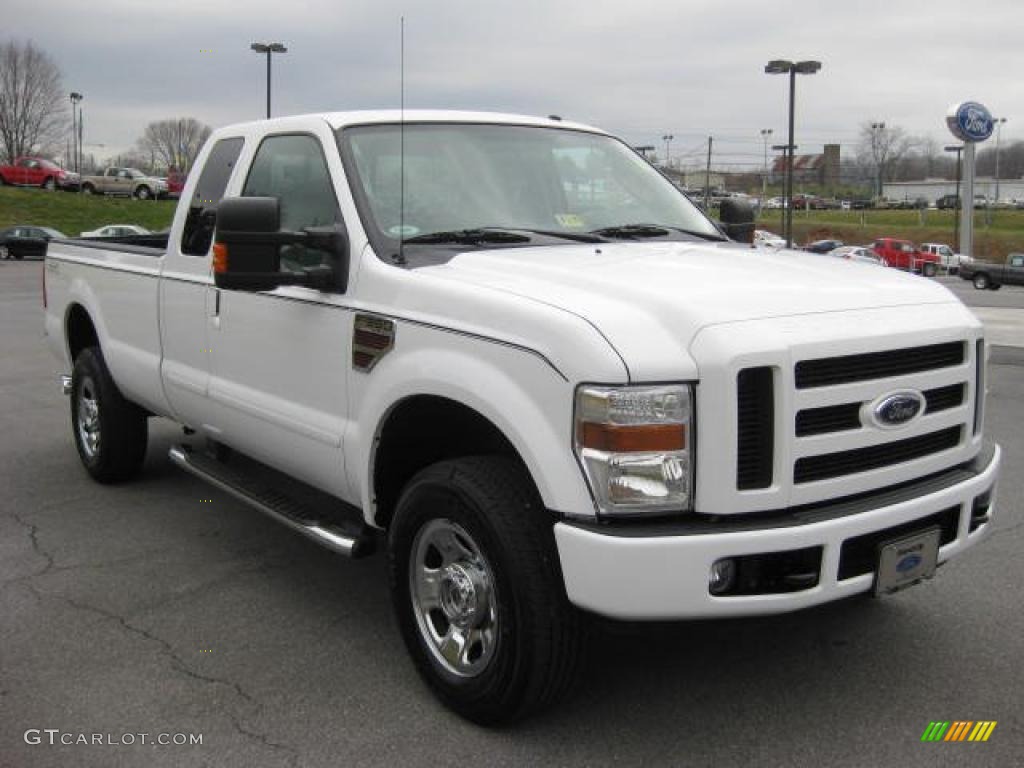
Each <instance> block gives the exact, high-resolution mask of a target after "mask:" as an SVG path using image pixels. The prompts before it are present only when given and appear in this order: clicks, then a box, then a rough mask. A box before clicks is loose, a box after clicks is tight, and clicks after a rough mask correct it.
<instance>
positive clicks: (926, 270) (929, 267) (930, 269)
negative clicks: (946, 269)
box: [921, 261, 938, 277]
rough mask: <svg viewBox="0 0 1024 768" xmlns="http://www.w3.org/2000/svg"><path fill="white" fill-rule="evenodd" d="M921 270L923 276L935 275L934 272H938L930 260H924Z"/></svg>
mask: <svg viewBox="0 0 1024 768" xmlns="http://www.w3.org/2000/svg"><path fill="white" fill-rule="evenodd" d="M921 270H922V272H923V274H924V276H925V277H935V274H936V273H937V272H938V270H937V269H936V267H935V264H934V263H933V262H930V261H928V262H925V264H924V266H923V267H922V268H921Z"/></svg>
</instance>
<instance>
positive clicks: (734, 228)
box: [719, 197, 754, 243]
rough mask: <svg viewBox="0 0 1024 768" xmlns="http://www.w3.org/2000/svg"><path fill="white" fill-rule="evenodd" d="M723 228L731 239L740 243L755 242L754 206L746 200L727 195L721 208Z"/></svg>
mask: <svg viewBox="0 0 1024 768" xmlns="http://www.w3.org/2000/svg"><path fill="white" fill-rule="evenodd" d="M719 215H720V221H721V222H722V229H723V230H725V234H726V235H728V236H729V238H730V239H732V240H736V241H737V242H740V243H752V242H754V206H752V205H751V204H750V203H748V202H747V201H746V200H737V199H736V198H733V197H727V198H726V199H724V200H723V201H722V205H721V208H720V209H719Z"/></svg>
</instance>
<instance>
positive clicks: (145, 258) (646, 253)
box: [44, 112, 1000, 723]
mask: <svg viewBox="0 0 1024 768" xmlns="http://www.w3.org/2000/svg"><path fill="white" fill-rule="evenodd" d="M730 216H731V218H730V217H726V216H724V215H723V223H722V224H718V223H715V222H712V221H711V220H709V219H708V218H707V217H706V216H705V215H704V214H703V213H701V211H700V210H698V209H697V208H696V207H695V206H694V205H692V204H691V203H690V202H689V201H688V200H687V198H686V196H685V195H683V194H682V193H681V192H679V191H678V190H677V189H676V188H675V187H674V186H673V185H672V184H671V183H670V182H669V181H668V180H667V179H665V178H664V177H662V176H661V175H660V174H659V173H658V172H657V171H656V170H655V169H654V168H653V167H651V166H650V165H649V164H648V163H646V162H645V161H644V160H643V158H641V157H640V156H639V155H637V154H636V153H635V152H634V151H632V150H631V149H630V148H629V147H628V146H627V145H626V144H624V143H623V142H621V141H620V140H618V139H616V138H614V137H612V136H609V135H607V134H605V133H603V132H601V131H599V130H596V129H594V128H589V127H586V126H583V125H576V124H571V123H569V122H564V121H560V120H557V119H539V118H529V117H517V116H506V115H494V114H476V113H461V112H406V113H405V114H404V116H400V115H399V114H398V113H397V112H362V113H359V112H357V113H336V114H323V115H309V116H299V117H288V118H281V119H276V120H272V121H261V122H254V123H248V124H243V125H235V126H231V127H228V128H223V129H220V130H218V131H217V132H215V133H214V134H213V136H212V137H211V138H210V140H209V141H208V143H207V144H206V146H205V148H204V150H203V151H202V153H201V156H200V158H199V163H198V165H197V166H196V168H195V171H194V172H193V173H192V174H191V176H190V177H189V180H188V183H187V185H186V187H185V190H184V194H183V196H182V199H181V202H180V204H179V207H178V210H177V213H176V215H175V218H174V223H173V226H172V227H171V230H170V233H169V234H168V235H167V236H166V242H163V241H161V240H158V239H156V238H155V237H154V236H147V238H145V239H144V240H140V241H134V240H132V239H130V238H129V239H127V240H124V241H120V242H111V241H106V242H96V241H84V240H79V241H74V240H66V241H57V242H54V243H52V244H51V245H50V247H49V252H48V254H47V257H46V264H45V272H44V277H45V300H46V306H47V308H46V332H47V335H48V337H49V344H50V346H51V347H52V349H53V352H54V353H55V354H56V355H57V357H58V359H59V360H60V363H61V365H62V366H63V367H64V369H65V372H66V373H67V374H69V375H65V377H64V386H65V391H66V392H67V393H68V394H69V395H70V401H71V409H70V410H71V429H72V434H73V437H74V442H75V445H76V446H77V450H78V453H79V455H80V457H81V460H82V462H83V464H84V465H85V468H86V469H87V470H88V472H89V473H90V474H91V475H92V476H93V477H94V478H95V479H96V480H98V481H100V482H113V481H121V480H125V479H127V478H129V477H131V476H132V475H133V474H134V473H136V472H137V471H138V470H139V469H140V467H141V465H142V462H143V458H144V455H145V452H146V442H147V420H148V419H149V418H150V417H153V416H160V417H164V418H168V419H172V420H174V421H176V422H178V423H180V424H181V425H183V426H184V427H185V428H186V430H185V432H186V434H191V435H192V438H191V440H187V439H186V440H185V441H184V442H185V443H186V444H183V445H181V446H177V447H175V448H173V450H172V451H171V456H170V458H171V460H172V461H174V462H175V463H176V464H178V465H180V466H181V467H182V468H184V469H185V470H187V471H189V472H191V473H193V474H195V475H197V476H199V477H201V478H203V479H205V480H207V481H209V482H210V483H212V484H214V485H215V486H217V487H219V488H221V489H223V490H224V491H226V492H228V493H230V494H232V495H234V496H236V497H238V498H239V499H243V500H245V501H246V502H248V503H249V504H251V505H253V506H254V507H257V508H258V509H260V510H262V511H263V512H265V513H266V514H268V515H270V516H272V517H274V518H275V519H277V520H279V521H280V522H282V523H284V524H285V525H287V526H288V527H290V528H292V529H293V530H295V531H298V532H300V533H302V534H304V535H306V536H308V537H310V538H312V539H313V540H315V541H318V542H320V543H321V544H323V545H325V546H327V547H330V548H331V549H333V550H335V551H338V552H341V553H344V554H347V555H352V556H358V555H361V554H365V553H367V552H369V551H370V550H371V548H372V545H373V544H374V542H377V543H379V544H381V545H382V547H383V548H384V550H385V551H386V556H387V559H388V563H389V573H390V585H391V591H392V596H393V601H394V609H395V612H396V615H397V618H398V623H399V625H400V627H401V631H402V634H403V636H404V640H405V642H406V644H407V646H408V649H409V651H410V653H411V655H412V657H413V659H414V661H415V664H416V666H417V668H418V670H419V671H420V673H421V674H422V675H423V677H424V678H425V680H426V681H427V682H428V684H429V685H430V686H431V688H432V689H433V690H434V691H435V692H436V693H437V694H438V696H439V697H440V698H441V699H442V700H443V701H444V702H445V703H447V704H448V705H449V706H450V707H452V708H453V709H455V710H456V711H458V712H460V713H461V714H463V715H464V716H466V717H469V718H472V719H474V720H476V721H479V722H484V723H494V722H502V721H508V720H511V719H514V718H517V717H521V716H523V715H525V714H526V713H528V712H531V711H535V710H536V709H537V708H539V707H541V706H544V705H548V704H550V703H551V702H553V701H555V700H556V698H557V697H558V695H559V694H560V693H562V692H563V691H564V690H565V688H566V687H567V686H568V684H569V682H570V680H571V679H572V676H573V671H574V669H575V667H576V660H577V658H578V656H579V651H580V642H581V635H582V634H583V631H582V630H581V620H582V619H583V617H584V616H586V615H587V614H588V613H589V614H598V615H602V616H607V617H614V618H618V619H628V620H664V619H688V618H696V617H705V618H706V617H733V616H742V615H753V614H771V613H781V612H785V611H793V610H796V609H801V608H806V607H809V606H813V605H818V604H821V603H826V602H829V601H833V600H839V599H841V598H845V597H848V596H851V595H855V594H858V593H869V594H878V595H883V594H886V593H889V592H892V591H895V590H898V589H900V588H902V587H906V586H909V585H911V584H914V583H917V582H919V581H921V580H922V579H926V578H929V577H931V576H932V575H933V573H934V572H935V568H936V566H937V565H939V564H941V563H943V562H945V561H947V560H949V559H950V558H953V557H956V556H959V555H961V554H962V553H963V552H965V551H966V550H967V549H969V548H970V547H972V546H973V545H975V544H977V543H978V542H979V541H980V540H981V539H983V538H984V537H985V536H986V535H987V534H988V532H989V531H990V530H991V528H992V519H993V515H994V513H995V487H996V476H997V473H998V469H999V463H1000V451H999V448H998V447H997V446H994V445H992V444H990V443H987V442H985V440H984V439H983V436H982V423H983V417H984V392H985V351H984V342H983V334H982V326H981V324H980V323H979V321H978V320H977V319H976V318H975V317H974V316H973V315H972V314H971V313H970V312H969V311H968V310H967V309H966V308H965V307H964V305H963V304H961V303H960V302H959V301H958V300H957V299H956V298H954V296H953V295H952V294H951V293H950V292H949V291H947V290H946V289H945V288H943V287H942V286H940V285H937V284H935V283H934V282H932V281H930V280H927V279H924V278H921V277H916V276H914V275H909V274H905V273H899V272H896V271H895V270H879V269H876V268H874V267H871V266H865V265H861V264H856V263H852V262H846V261H842V260H836V259H821V258H820V257H817V256H814V255H809V254H801V253H798V252H795V251H786V250H780V251H765V250H755V249H753V248H752V247H751V246H750V245H749V244H747V243H739V242H734V241H732V240H731V239H730V238H729V237H727V236H726V233H728V232H737V233H738V232H740V231H742V230H743V228H744V226H746V225H747V224H749V219H744V217H743V216H739V215H736V216H732V215H730ZM727 218H729V220H726V219H727Z"/></svg>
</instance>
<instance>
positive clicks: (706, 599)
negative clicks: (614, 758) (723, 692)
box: [555, 445, 1002, 620]
mask: <svg viewBox="0 0 1024 768" xmlns="http://www.w3.org/2000/svg"><path fill="white" fill-rule="evenodd" d="M1001 455H1002V452H1001V450H1000V448H999V446H998V445H990V446H987V447H986V448H984V449H983V450H982V452H981V453H980V454H979V456H978V457H977V458H976V459H975V460H974V461H972V462H970V463H969V464H966V465H963V466H960V467H956V468H954V469H951V470H948V471H946V472H943V473H941V474H939V475H935V476H933V477H930V478H926V479H924V480H920V481H917V482H915V483H913V484H909V485H905V486H902V487H900V488H896V489H890V490H885V491H880V492H878V493H873V494H870V495H867V496H865V497H862V498H857V499H853V500H846V501H839V502H833V503H830V504H826V505H818V506H815V507H811V508H802V509H799V510H793V511H791V512H787V513H778V514H772V515H767V516H759V515H738V516H736V518H735V519H731V518H721V517H720V518H718V520H717V521H712V520H700V521H685V522H678V523H651V524H648V525H646V526H645V525H644V524H642V523H641V524H631V525H628V526H627V525H616V526H602V525H598V524H593V523H577V522H571V521H562V522H559V523H557V524H556V525H555V540H556V542H557V544H558V555H559V558H560V559H561V564H562V573H563V575H564V578H565V588H566V591H567V593H568V595H569V600H570V601H572V602H573V603H574V604H575V605H577V606H579V607H581V608H585V609H587V610H589V611H593V612H594V613H598V614H601V615H604V616H610V617H613V618H619V619H634V620H637V619H685V618H701V617H725V616H744V615H756V614H772V613H786V612H788V611H795V610H799V609H801V608H807V607H809V606H812V605H819V604H821V603H827V602H831V601H833V600H840V599H842V598H844V597H849V596H851V595H854V594H857V593H858V592H866V591H868V590H870V589H872V587H873V585H874V572H873V571H872V572H871V573H862V574H860V575H856V576H852V577H849V578H842V579H840V577H839V568H840V555H841V553H842V551H843V544H844V542H849V541H850V540H851V539H855V538H856V537H860V536H865V535H867V534H871V533H874V532H878V531H885V530H886V529H889V528H895V527H897V526H907V525H908V524H909V526H910V527H913V524H914V521H917V520H923V519H924V518H930V517H932V516H936V515H940V514H944V513H950V512H951V511H953V510H958V514H954V515H953V517H952V518H951V519H953V520H957V522H956V523H955V529H951V530H950V537H949V538H950V540H949V541H948V542H946V543H945V544H943V545H942V546H941V547H940V549H939V563H943V562H945V561H947V560H949V559H950V558H952V557H956V556H957V555H959V554H960V553H961V552H963V551H964V550H966V549H967V548H968V547H972V546H974V545H975V544H977V543H978V542H979V541H981V540H982V539H984V538H985V537H986V536H987V535H988V534H989V532H990V531H991V529H992V518H993V516H994V513H995V508H996V503H995V502H996V500H995V483H996V478H997V476H998V474H999V465H1000V461H1001ZM986 494H988V495H989V507H988V518H987V521H986V522H984V523H982V524H981V525H980V526H978V527H977V528H976V529H975V530H973V531H972V530H970V528H971V516H972V508H973V506H974V502H975V500H976V499H981V498H984V497H985V496H986ZM922 527H927V523H924V522H923V523H922ZM814 547H821V548H822V549H821V565H820V572H819V576H818V579H817V583H816V584H815V585H814V586H811V587H808V588H806V589H799V590H797V591H790V592H785V593H773V594H743V595H735V596H722V597H717V596H715V595H712V594H711V593H710V591H709V589H708V582H709V574H710V571H711V566H712V564H713V563H714V562H715V561H717V560H719V559H721V558H727V557H742V556H745V555H762V554H767V553H773V552H788V551H792V550H802V549H807V548H814Z"/></svg>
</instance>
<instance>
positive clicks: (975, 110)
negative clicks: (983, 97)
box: [946, 101, 995, 142]
mask: <svg viewBox="0 0 1024 768" xmlns="http://www.w3.org/2000/svg"><path fill="white" fill-rule="evenodd" d="M946 125H947V126H948V127H949V130H950V132H951V133H952V134H953V135H954V136H956V137H957V138H958V139H960V140H961V141H968V142H976V141H985V139H987V138H988V137H989V136H991V135H992V131H994V130H995V121H994V120H993V119H992V113H991V112H989V111H988V107H986V106H985V105H984V104H979V103H978V102H976V101H963V102H960V103H959V104H954V105H953V106H952V107H950V108H949V112H947V113H946Z"/></svg>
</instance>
